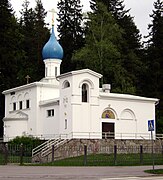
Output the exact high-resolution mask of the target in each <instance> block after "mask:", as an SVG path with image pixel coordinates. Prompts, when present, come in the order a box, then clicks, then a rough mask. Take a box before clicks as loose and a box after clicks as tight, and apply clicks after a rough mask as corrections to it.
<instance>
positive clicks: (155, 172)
mask: <svg viewBox="0 0 163 180" xmlns="http://www.w3.org/2000/svg"><path fill="white" fill-rule="evenodd" d="M144 172H146V173H151V174H161V175H163V169H154V170H145V171H144Z"/></svg>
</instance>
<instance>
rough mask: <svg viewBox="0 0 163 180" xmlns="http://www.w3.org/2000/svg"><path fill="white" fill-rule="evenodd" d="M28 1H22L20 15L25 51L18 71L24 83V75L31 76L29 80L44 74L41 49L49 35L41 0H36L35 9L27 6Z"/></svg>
mask: <svg viewBox="0 0 163 180" xmlns="http://www.w3.org/2000/svg"><path fill="white" fill-rule="evenodd" d="M29 3H30V2H29V1H28V0H25V1H24V3H23V5H22V6H23V9H22V10H21V17H20V26H21V32H22V34H23V37H24V41H23V43H22V48H23V49H24V51H25V53H26V54H25V55H26V56H25V58H24V60H23V61H22V67H23V68H22V72H21V73H20V76H21V79H23V80H24V83H25V77H26V75H29V76H30V77H31V79H30V80H31V82H33V81H37V80H40V79H41V78H42V77H43V76H44V64H43V61H42V57H41V51H42V47H43V45H44V44H45V42H46V41H47V39H48V37H49V30H48V29H47V28H46V26H45V25H46V24H45V21H44V19H45V16H46V12H45V9H44V8H43V5H42V2H41V0H36V7H35V9H32V8H29Z"/></svg>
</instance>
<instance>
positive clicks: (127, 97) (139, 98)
mask: <svg viewBox="0 0 163 180" xmlns="http://www.w3.org/2000/svg"><path fill="white" fill-rule="evenodd" d="M100 98H105V99H107V98H109V99H114V100H115V99H121V100H124V101H126V100H134V101H149V102H155V103H157V102H159V99H157V98H148V97H142V96H135V95H131V94H118V93H105V92H100Z"/></svg>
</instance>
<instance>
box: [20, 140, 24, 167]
mask: <svg viewBox="0 0 163 180" xmlns="http://www.w3.org/2000/svg"><path fill="white" fill-rule="evenodd" d="M22 164H23V144H22V143H21V144H20V165H22Z"/></svg>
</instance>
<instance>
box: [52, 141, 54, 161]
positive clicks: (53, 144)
mask: <svg viewBox="0 0 163 180" xmlns="http://www.w3.org/2000/svg"><path fill="white" fill-rule="evenodd" d="M52 162H54V144H53V145H52Z"/></svg>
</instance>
